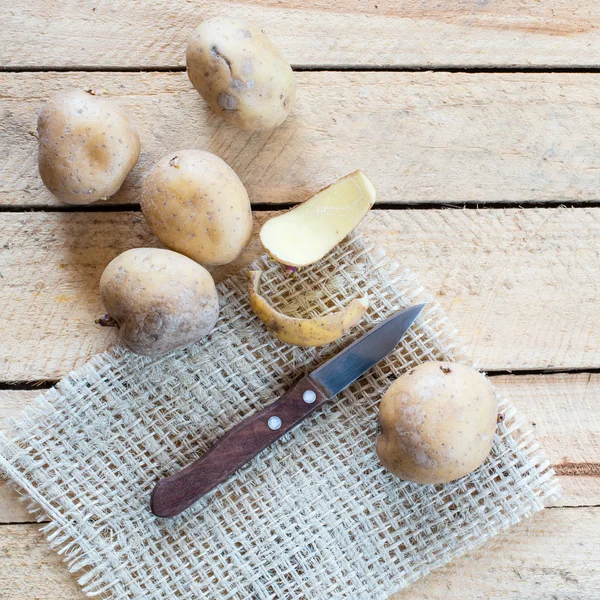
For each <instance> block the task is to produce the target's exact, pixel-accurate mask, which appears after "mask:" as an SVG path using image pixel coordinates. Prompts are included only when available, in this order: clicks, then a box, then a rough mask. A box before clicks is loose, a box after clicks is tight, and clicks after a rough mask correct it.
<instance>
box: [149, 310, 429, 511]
mask: <svg viewBox="0 0 600 600" xmlns="http://www.w3.org/2000/svg"><path fill="white" fill-rule="evenodd" d="M424 307H425V304H418V305H415V306H411V307H409V308H406V309H404V310H402V311H399V312H397V313H395V314H393V315H392V316H390V317H388V318H387V319H385V320H384V321H382V322H381V323H379V324H378V325H377V326H375V327H373V328H372V329H371V330H370V331H368V332H367V333H365V334H364V335H363V336H361V337H360V338H359V339H358V340H356V341H355V342H353V343H352V344H350V345H349V346H348V347H347V348H345V349H344V350H342V351H341V352H339V353H338V354H336V355H335V356H334V357H333V358H331V359H330V360H328V361H327V362H326V363H324V364H323V365H321V366H320V367H318V368H317V369H315V370H314V371H313V372H312V373H311V374H310V375H306V376H304V377H301V378H300V379H299V380H298V381H296V383H295V384H294V385H292V387H291V388H290V389H289V390H287V391H286V392H285V393H284V394H283V396H281V397H280V398H279V399H278V400H276V401H275V402H273V403H271V404H269V405H268V406H267V407H265V408H263V409H262V410H260V411H258V412H257V413H254V414H253V415H251V416H250V417H247V418H246V419H244V420H243V421H242V422H241V423H239V424H238V425H236V426H235V427H233V428H232V429H230V430H229V431H228V432H227V433H226V434H225V435H224V436H223V437H221V438H220V439H219V440H218V441H217V442H216V443H215V444H214V445H213V446H212V447H211V448H210V449H209V450H208V451H207V452H205V453H204V454H203V455H202V456H201V457H200V458H198V459H197V460H196V461H195V462H193V463H192V464H191V465H189V466H187V467H185V468H184V469H182V470H181V471H179V472H178V473H175V474H174V475H170V476H169V477H166V478H164V479H161V480H160V481H158V483H157V484H156V486H155V487H154V489H153V490H152V495H151V498H150V508H151V510H152V512H153V513H154V514H155V515H156V516H157V517H174V516H176V515H178V514H180V513H181V512H183V511H184V510H185V509H186V508H189V507H190V506H191V505H192V504H194V503H195V502H196V501H198V500H199V499H200V498H201V497H202V496H204V495H205V494H206V493H207V492H209V491H211V490H212V489H214V488H215V487H216V486H217V485H219V484H220V483H222V482H223V481H225V480H226V479H227V478H228V477H229V476H230V475H232V474H233V473H234V472H235V471H236V470H237V469H239V468H240V467H242V466H243V465H244V464H246V463H247V462H248V461H249V460H250V459H252V458H254V457H255V456H256V455H257V454H259V453H260V452H261V451H262V450H264V449H265V448H266V447H267V446H269V445H271V444H272V443H273V442H275V441H276V440H278V439H279V438H280V437H281V436H283V435H284V434H286V433H287V432H288V431H290V430H291V429H293V428H294V427H295V426H296V425H297V424H298V423H300V422H301V421H302V420H304V419H305V418H306V417H308V415H310V414H312V413H313V412H314V411H315V410H316V409H317V408H319V407H320V406H322V405H323V404H324V403H325V402H327V401H328V400H330V399H331V398H333V397H334V396H336V395H337V394H338V393H339V392H340V391H342V390H343V389H344V388H346V387H347V386H349V385H350V384H351V383H352V382H354V381H356V380H357V379H358V378H359V377H360V376H361V375H363V374H364V373H365V372H366V371H368V370H369V369H370V368H371V367H373V366H374V365H375V364H377V363H378V362H379V361H380V360H382V359H383V358H385V357H386V356H387V355H388V354H390V352H392V351H393V350H394V348H395V347H396V346H397V345H398V343H399V342H400V340H401V339H402V337H403V336H404V334H405V333H406V332H407V331H408V329H409V327H410V326H411V325H412V323H413V322H414V320H415V319H416V318H417V317H418V316H419V314H420V313H421V311H422V310H423V308H424Z"/></svg>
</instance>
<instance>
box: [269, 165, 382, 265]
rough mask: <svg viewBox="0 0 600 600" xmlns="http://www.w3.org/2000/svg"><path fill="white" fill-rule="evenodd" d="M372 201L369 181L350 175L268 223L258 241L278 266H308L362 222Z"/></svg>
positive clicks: (373, 197) (373, 191)
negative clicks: (277, 262)
mask: <svg viewBox="0 0 600 600" xmlns="http://www.w3.org/2000/svg"><path fill="white" fill-rule="evenodd" d="M375 197H376V194H375V186H374V185H373V184H372V183H371V180H370V179H369V178H368V177H367V176H366V175H365V174H364V173H363V172H362V171H354V173H350V174H349V175H346V176H345V177H342V178H341V179H339V180H338V181H336V182H335V183H333V184H332V185H330V186H329V187H326V188H325V189H323V190H321V191H320V192H318V193H317V194H315V195H314V196H313V197H312V198H310V199H309V200H307V201H306V202H304V203H302V204H300V205H299V206H297V207H295V208H293V209H292V210H290V211H288V212H286V213H284V214H283V215H280V216H278V217H274V218H272V219H269V220H268V221H267V222H266V223H265V224H264V225H263V226H262V228H261V230H260V241H261V243H262V245H263V247H264V248H265V250H266V251H267V252H268V253H269V254H270V255H271V256H272V257H273V258H274V259H275V260H277V261H279V262H280V263H283V264H285V265H290V266H293V267H304V266H306V265H312V264H313V263H315V262H317V261H318V260H320V259H321V258H323V257H324V256H325V255H326V254H327V253H328V252H330V251H331V250H332V249H333V248H334V247H335V246H336V245H337V244H339V243H340V242H341V241H342V240H343V239H344V238H345V237H346V236H347V235H348V234H349V233H350V232H351V231H352V230H353V229H354V228H355V227H356V226H357V225H358V224H359V223H360V222H361V221H362V220H363V218H364V216H365V215H366V214H367V212H368V211H369V209H370V208H371V206H373V203H374V202H375Z"/></svg>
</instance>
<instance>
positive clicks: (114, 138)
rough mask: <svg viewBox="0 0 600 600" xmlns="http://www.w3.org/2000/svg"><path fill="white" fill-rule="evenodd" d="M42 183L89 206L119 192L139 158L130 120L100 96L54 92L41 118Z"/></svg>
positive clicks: (60, 195) (64, 198)
mask: <svg viewBox="0 0 600 600" xmlns="http://www.w3.org/2000/svg"><path fill="white" fill-rule="evenodd" d="M38 141H39V146H38V163H39V169H40V175H41V177H42V181H43V182H44V185H45V186H46V187H47V188H48V189H49V190H50V191H51V192H52V193H53V194H54V195H55V196H56V197H57V198H58V199H59V200H62V201H63V202H68V203H70V204H89V203H90V202H94V201H96V200H103V199H106V198H108V197H109V196H112V195H113V194H115V193H116V192H117V191H118V189H119V188H120V187H121V185H122V184H123V181H124V180H125V177H127V174H128V173H129V171H131V169H133V167H134V166H135V163H136V162H137V160H138V158H139V156H140V138H139V135H138V132H137V130H136V128H135V126H134V124H133V123H132V121H131V119H130V118H129V116H128V115H127V114H126V113H125V111H123V109H121V108H120V107H119V106H118V105H117V104H116V103H115V102H114V101H113V100H109V99H107V98H103V97H102V96H101V95H98V93H97V92H93V91H84V90H68V91H64V92H59V93H58V94H55V95H54V96H52V98H50V99H49V100H48V102H47V103H46V104H45V106H44V107H43V108H42V111H41V113H40V116H39V119H38Z"/></svg>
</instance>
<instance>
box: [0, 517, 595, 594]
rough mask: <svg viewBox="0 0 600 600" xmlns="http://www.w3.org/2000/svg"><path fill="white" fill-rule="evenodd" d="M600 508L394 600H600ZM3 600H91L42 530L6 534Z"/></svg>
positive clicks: (516, 530)
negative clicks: (86, 599)
mask: <svg viewBox="0 0 600 600" xmlns="http://www.w3.org/2000/svg"><path fill="white" fill-rule="evenodd" d="M599 545H600V508H578V509H568V508H563V509H552V510H545V511H543V512H542V513H540V514H538V515H536V516H535V517H533V518H532V519H530V520H528V521H525V522H524V523H520V524H519V525H516V526H515V527H513V528H512V529H511V530H510V531H508V532H506V533H503V534H500V535H499V536H498V537H496V538H494V539H493V540H491V541H490V542H489V543H487V544H486V545H485V546H484V547H483V548H481V549H480V550H479V551H478V552H476V553H475V554H473V555H469V556H467V557H464V558H462V559H459V560H457V561H454V562H452V563H450V564H449V565H447V566H446V567H442V568H441V569H438V570H437V571H434V572H433V573H432V574H430V575H429V576H428V577H425V578H424V579H422V580H421V581H419V582H417V583H415V584H413V585H412V586H411V587H410V588H408V589H407V590H405V591H404V592H400V593H398V594H395V595H394V596H392V597H391V598H390V600H408V599H410V600H464V599H465V598H473V599H484V598H493V599H494V600H523V598H527V599H528V600H548V599H549V598H552V599H553V600H573V599H574V598H577V600H597V598H598V594H597V590H598V589H599V588H600V559H599V557H600V555H599V554H598V546H599ZM549 549H551V551H549ZM0 589H1V590H2V598H3V600H23V599H25V598H27V599H29V598H31V599H33V598H35V599H37V600H56V599H57V598H60V599H61V600H84V598H85V596H84V595H83V594H82V593H81V591H80V590H79V589H78V587H77V584H76V576H75V575H71V574H69V572H68V571H67V569H66V568H65V566H64V565H63V564H61V557H60V556H59V555H57V554H56V553H55V552H54V551H53V550H50V549H49V548H48V545H47V542H46V540H45V539H44V536H43V534H42V533H41V532H40V526H39V525H5V526H3V527H2V528H1V529H0Z"/></svg>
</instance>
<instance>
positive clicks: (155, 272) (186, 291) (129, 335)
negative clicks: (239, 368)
mask: <svg viewBox="0 0 600 600" xmlns="http://www.w3.org/2000/svg"><path fill="white" fill-rule="evenodd" d="M100 294H101V296H102V301H103V302H104V306H105V307H106V310H107V312H108V314H109V315H110V316H111V317H112V318H113V319H114V320H115V321H116V322H117V323H118V325H119V334H120V338H121V341H122V342H123V344H124V345H125V346H127V347H128V348H129V349H130V350H132V351H133V352H136V353H137V354H144V355H147V356H158V355H160V354H164V353H165V352H170V351H171V350H178V349H179V348H183V347H185V346H187V345H188V344H191V343H192V342H196V341H198V340H199V339H201V338H202V337H204V336H205V335H207V334H208V333H210V332H211V331H212V329H213V327H214V326H215V323H216V322H217V318H218V316H219V299H218V297H217V291H216V289H215V284H214V282H213V280H212V277H211V276H210V273H209V272H208V271H207V270H206V269H205V268H204V267H202V266H201V265H199V264H198V263H195V262H194V261H193V260H190V259H189V258H187V257H186V256H182V255H181V254H178V253H177V252H171V251H170V250H162V249H159V248H134V249H133V250H127V251H126V252H123V254H120V255H119V256H117V257H116V258H115V259H114V260H113V261H112V262H111V263H109V265H108V266H107V267H106V269H105V270H104V273H103V274H102V278H101V279H100Z"/></svg>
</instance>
